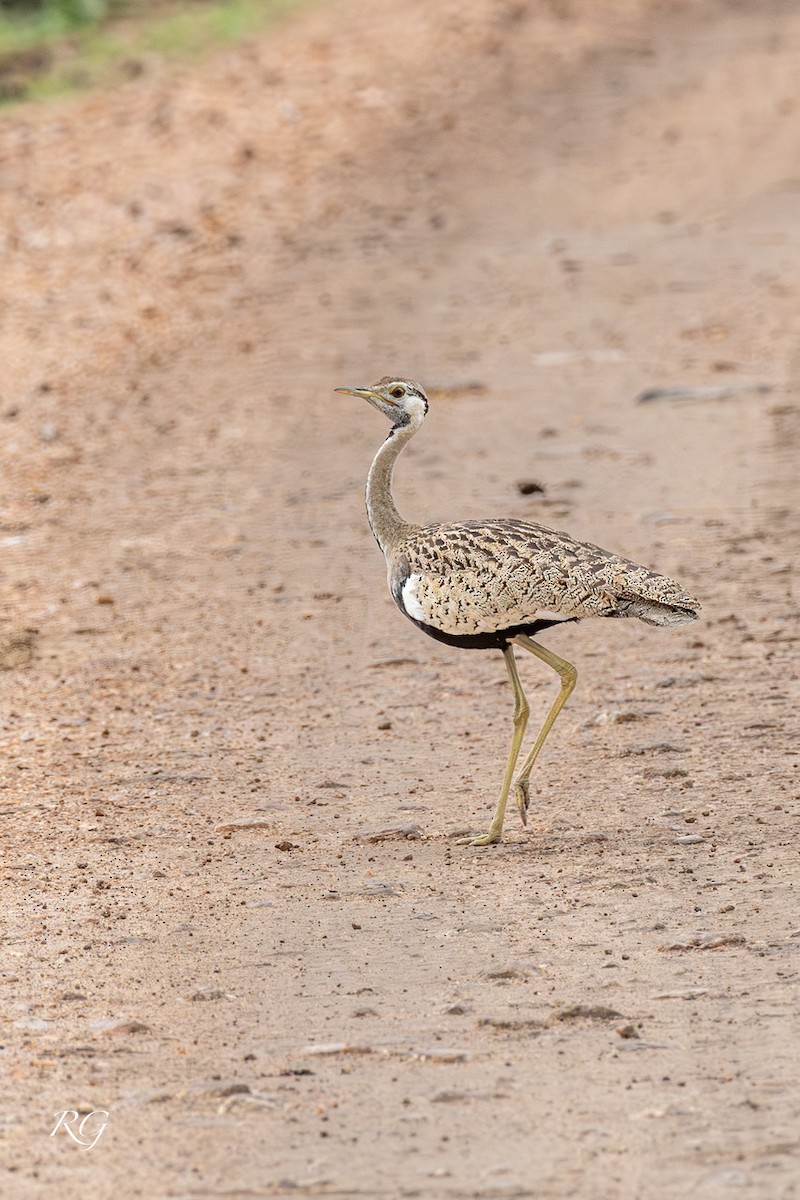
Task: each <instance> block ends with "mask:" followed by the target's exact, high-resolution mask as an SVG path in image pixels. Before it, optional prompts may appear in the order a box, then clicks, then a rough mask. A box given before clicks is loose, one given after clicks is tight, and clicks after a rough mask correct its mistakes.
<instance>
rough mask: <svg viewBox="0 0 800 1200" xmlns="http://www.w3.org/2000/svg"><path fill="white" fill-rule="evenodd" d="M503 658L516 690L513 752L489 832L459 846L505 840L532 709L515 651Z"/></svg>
mask: <svg viewBox="0 0 800 1200" xmlns="http://www.w3.org/2000/svg"><path fill="white" fill-rule="evenodd" d="M503 658H504V659H505V660H506V669H507V670H508V678H509V679H510V680H511V686H512V688H513V689H514V736H513V738H512V739H511V750H510V751H509V754H508V762H507V763H506V773H505V775H504V777H503V786H502V788H501V789H500V799H499V800H498V801H497V808H496V809H495V810H494V816H493V818H492V823H491V825H490V826H489V832H488V833H484V834H483V835H482V837H475V838H469V837H467V838H459V839H458V844H459V846H491V844H492V842H500V841H502V838H503V818H504V817H505V813H506V801H507V800H508V793H509V791H510V790H511V781H512V779H513V778H514V768H515V767H516V765H517V759H518V758H519V752H520V750H521V749H522V741H523V738H524V737H525V727H526V726H527V724H528V717H529V715H530V711H531V710H530V708H529V706H528V701H527V700H526V699H525V693H524V692H523V690H522V684H521V683H520V679H519V672H518V671H517V664H516V662H515V661H514V650H513V648H512V647H511V646H510V645H506V646H504V648H503Z"/></svg>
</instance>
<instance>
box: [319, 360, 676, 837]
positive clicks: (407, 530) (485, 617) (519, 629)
mask: <svg viewBox="0 0 800 1200" xmlns="http://www.w3.org/2000/svg"><path fill="white" fill-rule="evenodd" d="M336 391H337V392H344V393H346V394H347V395H351V396H361V397H362V398H363V399H364V400H368V401H369V403H370V404H371V405H372V406H373V407H374V408H377V409H378V410H379V411H380V412H382V413H383V414H384V415H385V416H387V417H388V418H389V420H390V421H391V422H392V428H391V429H390V431H389V436H388V437H387V439H386V441H385V442H384V443H383V445H382V446H381V448H380V449H379V451H378V453H377V454H376V455H375V459H374V461H373V463H372V467H371V469H370V472H369V476H368V478H367V515H368V517H369V523H370V526H371V528H372V532H373V533H374V535H375V539H376V541H377V543H378V545H379V546H380V548H381V550H382V551H383V553H384V556H385V558H386V566H387V570H388V581H389V590H390V591H391V593H392V596H393V597H394V600H395V603H396V604H397V606H398V608H399V609H400V611H401V612H403V613H405V615H406V616H407V617H409V618H410V620H412V621H413V622H414V624H415V625H418V626H419V628H420V629H421V630H423V632H424V633H427V634H430V636H431V637H434V638H437V639H438V640H439V641H440V642H446V643H447V644H448V645H450V646H465V647H472V648H476V649H488V648H491V647H494V648H497V649H499V650H502V652H503V657H504V658H505V662H506V668H507V670H508V677H509V679H510V680H511V687H512V688H513V690H514V736H513V738H512V740H511V750H510V753H509V756H508V762H507V764H506V771H505V776H504V778H503V785H502V788H501V789H500V799H499V800H498V802H497V808H496V809H495V814H494V818H493V819H492V824H491V826H490V828H489V832H488V833H485V834H484V835H483V836H482V837H476V838H462V839H461V844H462V845H467V846H489V845H491V843H492V842H499V841H500V840H501V838H502V833H503V818H504V816H505V811H506V802H507V800H508V793H509V791H510V789H511V783H512V781H513V780H514V770H515V767H516V765H517V759H518V758H519V753H520V750H521V748H522V741H523V738H524V736H525V727H526V725H527V723H528V716H529V714H530V709H529V707H528V702H527V700H526V699H525V693H524V691H523V690H522V684H521V683H520V678H519V673H518V672H517V664H516V661H515V659H514V650H513V646H515V645H516V646H522V647H523V649H525V650H530V652H531V654H535V655H536V657H537V658H540V659H541V660H542V662H545V663H547V665H548V666H549V667H552V668H553V670H554V671H556V672H558V675H559V677H560V679H561V689H560V691H559V693H558V695H557V696H556V698H555V701H554V702H553V705H552V707H551V709H550V712H549V713H548V714H547V717H546V719H545V722H544V725H543V726H542V728H541V731H540V733H539V736H538V737H537V739H536V741H535V742H534V744H533V746H532V748H531V750H530V752H529V754H528V756H527V757H526V758H525V760H524V761H523V764H522V767H521V768H520V771H519V774H518V775H517V778H516V781H515V789H516V791H515V794H516V799H517V806H518V808H519V811H520V816H521V817H522V821H523V823H526V819H527V810H528V804H529V801H530V794H529V779H530V774H531V770H532V768H533V764H534V763H535V762H536V759H537V756H538V754H539V751H540V750H541V748H542V746H543V745H544V741H545V738H546V737H547V735H548V733H549V732H550V730H551V729H552V727H553V723H554V721H555V719H556V717H557V716H558V714H559V713H560V712H561V709H562V708H563V707H564V704H565V702H566V700H567V697H568V696H569V694H570V692H571V691H572V689H573V688H574V687H575V682H576V680H577V677H578V673H577V671H576V670H575V668H574V667H573V665H572V664H571V663H568V662H566V660H565V659H563V658H559V656H558V655H557V654H553V652H552V650H548V649H547V648H546V647H545V646H542V645H540V643H539V642H536V641H534V640H533V635H534V634H537V633H540V632H541V631H542V630H543V629H547V628H549V627H550V626H551V625H556V624H558V623H559V622H562V621H579V620H581V619H582V618H583V617H638V618H639V619H640V620H641V621H645V622H646V623H647V624H648V625H682V624H683V623H684V622H685V621H693V620H694V618H695V617H696V616H697V611H698V609H699V607H700V605H699V603H698V601H697V600H695V598H694V596H690V595H689V594H688V593H687V592H685V591H684V590H683V588H681V587H680V585H679V584H677V583H675V582H674V581H673V580H671V579H667V578H666V577H665V576H664V575H658V574H656V572H655V571H649V570H648V569H647V567H641V566H639V565H638V563H634V562H630V561H629V560H628V559H626V558H620V557H619V556H618V555H616V554H610V553H609V552H608V551H607V550H601V549H600V548H599V547H598V546H592V545H590V544H589V543H587V542H576V541H575V540H574V539H573V538H571V537H570V536H569V535H568V534H566V533H557V532H555V531H554V530H552V529H546V528H545V527H544V526H542V525H533V524H531V523H529V522H527V521H514V520H488V521H459V522H456V523H454V524H444V523H443V524H437V525H411V524H409V522H408V521H404V520H403V518H402V517H401V516H400V514H399V513H398V511H397V508H396V507H395V503H394V500H393V499H392V471H393V469H394V464H395V463H396V461H397V458H398V456H399V455H400V453H401V451H402V450H403V448H404V447H405V446H406V445H407V444H408V442H409V441H410V440H411V438H412V437H413V436H414V434H415V433H416V432H417V430H418V429H419V427H420V425H421V424H422V422H423V421H424V420H425V414H426V413H427V411H428V398H427V396H426V395H425V393H424V391H423V390H422V388H421V387H420V386H419V384H416V383H412V381H411V380H410V379H393V378H391V377H390V376H386V377H385V378H383V379H380V380H378V382H377V383H375V384H373V385H372V387H367V388H336Z"/></svg>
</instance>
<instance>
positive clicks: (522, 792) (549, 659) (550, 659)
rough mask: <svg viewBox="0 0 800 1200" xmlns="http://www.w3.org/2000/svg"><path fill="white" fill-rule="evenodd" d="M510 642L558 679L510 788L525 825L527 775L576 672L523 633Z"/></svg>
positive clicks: (528, 787) (574, 679)
mask: <svg viewBox="0 0 800 1200" xmlns="http://www.w3.org/2000/svg"><path fill="white" fill-rule="evenodd" d="M514 641H515V642H516V643H517V645H518V646H522V647H524V649H525V650H530V652H531V654H535V655H536V657H537V658H540V659H541V660H542V662H545V663H547V665H548V667H552V668H553V670H554V671H557V672H558V675H559V678H560V679H561V690H560V692H559V693H558V695H557V696H556V698H555V700H554V701H553V707H552V708H551V709H550V712H549V713H548V714H547V717H546V719H545V723H544V725H543V726H542V728H541V731H540V733H539V736H538V737H537V739H536V741H535V742H534V744H533V747H532V749H531V750H530V752H529V754H528V756H527V758H526V759H525V761H524V762H523V764H522V768H521V770H520V773H519V775H518V776H517V779H516V782H515V784H514V790H515V794H516V800H517V808H518V809H519V814H520V816H521V817H522V823H523V825H527V823H528V805H529V804H530V785H529V783H528V780H529V778H530V774H531V771H532V770H533V764H534V763H535V762H536V759H537V758H538V756H539V751H540V750H541V748H542V746H543V745H544V742H545V738H546V737H547V735H548V733H549V732H550V730H551V729H552V728H553V725H554V724H555V719H556V717H557V716H558V714H559V713H560V712H561V709H562V708H563V707H564V705H565V704H566V702H567V698H568V697H569V694H570V692H571V691H572V689H573V688H574V687H575V684H576V683H577V681H578V672H577V671H576V669H575V667H573V665H572V663H568V662H567V661H566V659H563V658H559V656H558V655H557V654H553V652H552V650H548V649H547V648H546V647H545V646H540V645H539V643H538V642H535V641H534V640H533V638H530V637H528V636H527V634H525V633H520V634H517V636H516V637H515V638H514Z"/></svg>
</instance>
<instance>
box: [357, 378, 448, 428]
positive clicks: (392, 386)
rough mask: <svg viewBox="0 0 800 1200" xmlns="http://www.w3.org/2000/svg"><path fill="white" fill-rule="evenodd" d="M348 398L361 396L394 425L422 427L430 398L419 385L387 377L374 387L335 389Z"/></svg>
mask: <svg viewBox="0 0 800 1200" xmlns="http://www.w3.org/2000/svg"><path fill="white" fill-rule="evenodd" d="M334 391H337V392H343V393H344V394H345V395H347V396H360V397H361V399H362V400H367V401H368V402H369V403H370V404H371V405H372V407H373V408H377V409H378V411H379V412H382V413H383V414H384V416H386V417H388V418H389V420H390V421H391V422H392V425H394V426H397V425H421V424H422V422H423V420H424V419H425V414H426V413H427V411H428V397H427V396H426V395H425V393H424V391H423V390H422V388H421V387H420V386H419V384H418V383H413V382H412V381H411V380H410V379H395V378H394V377H393V376H391V375H385V376H384V377H383V379H379V380H378V382H377V383H373V385H372V387H366V388H346V387H340V388H334Z"/></svg>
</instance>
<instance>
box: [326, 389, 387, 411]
mask: <svg viewBox="0 0 800 1200" xmlns="http://www.w3.org/2000/svg"><path fill="white" fill-rule="evenodd" d="M333 390H334V391H335V392H341V393H342V395H344V396H359V397H360V398H361V399H362V400H369V402H370V404H374V403H375V401H376V400H377V402H378V403H379V404H388V405H389V407H390V408H399V407H400V405H399V404H397V403H396V402H395V401H394V400H390V399H389V397H388V396H382V395H381V394H380V393H379V392H373V390H372V388H334V389H333Z"/></svg>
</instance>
